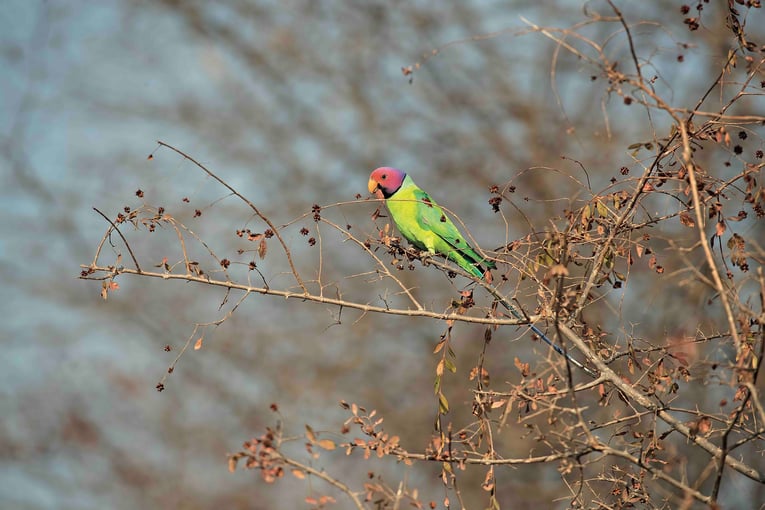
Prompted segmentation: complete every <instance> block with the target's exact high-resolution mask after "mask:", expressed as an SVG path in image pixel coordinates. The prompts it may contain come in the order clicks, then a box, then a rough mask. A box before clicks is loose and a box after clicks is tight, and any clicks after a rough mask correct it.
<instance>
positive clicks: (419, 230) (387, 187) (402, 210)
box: [367, 166, 597, 377]
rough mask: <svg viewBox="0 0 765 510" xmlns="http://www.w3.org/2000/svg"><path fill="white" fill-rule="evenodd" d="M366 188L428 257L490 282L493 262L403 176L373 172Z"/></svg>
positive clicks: (508, 306)
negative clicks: (440, 258) (437, 257)
mask: <svg viewBox="0 0 765 510" xmlns="http://www.w3.org/2000/svg"><path fill="white" fill-rule="evenodd" d="M367 187H368V188H369V192H370V193H376V192H378V191H379V192H380V193H382V197H383V198H385V205H386V206H387V207H388V211H390V215H391V217H392V218H393V222H394V223H395V224H396V227H398V230H399V232H401V235H403V236H404V237H405V238H406V240H407V241H409V242H410V243H412V244H413V245H415V246H416V247H417V248H419V249H421V250H427V251H428V252H429V253H431V254H439V255H443V256H444V257H446V258H447V259H449V260H451V261H453V262H456V263H457V265H458V266H460V267H461V268H462V269H464V270H465V271H467V272H468V273H470V274H472V275H473V276H475V277H476V278H479V279H483V278H484V277H487V278H486V280H487V282H490V281H491V279H490V277H488V276H489V275H487V274H486V273H485V272H484V269H483V267H482V266H486V267H487V268H488V269H495V268H496V265H495V264H494V262H492V261H491V260H488V259H486V258H485V257H482V256H481V255H479V254H478V252H476V251H475V250H474V249H473V248H472V247H471V246H470V244H469V243H468V242H467V240H466V239H465V236H463V235H462V233H461V232H460V231H459V230H458V229H457V227H456V226H455V225H454V223H453V222H452V220H450V219H449V217H448V216H446V214H444V212H443V210H442V209H441V208H440V207H439V206H438V204H436V203H435V201H433V199H432V198H430V196H429V195H428V194H427V193H425V192H424V191H423V190H421V189H420V188H419V187H418V186H417V185H416V184H415V183H414V181H413V180H412V178H411V177H409V176H408V175H407V174H406V173H405V172H402V171H401V170H398V169H396V168H391V167H387V166H385V167H380V168H377V169H375V170H374V171H373V172H372V174H371V175H370V176H369V183H368V185H367ZM485 287H486V289H487V290H489V292H491V294H492V295H493V296H494V297H495V298H497V300H498V301H499V302H500V303H501V304H502V306H504V307H505V308H506V309H507V310H508V311H509V312H510V313H511V314H512V315H513V316H514V317H515V318H517V319H521V320H524V319H526V317H525V316H524V315H523V314H521V312H519V311H518V310H517V309H516V308H515V307H514V306H513V305H511V304H510V303H509V302H508V301H507V299H505V298H504V297H502V296H501V295H500V294H499V293H498V291H497V290H496V289H494V288H493V287H491V286H490V285H488V284H487V285H486V286H485ZM529 329H531V331H533V332H534V333H536V334H537V335H539V337H540V338H541V339H542V340H544V342H545V343H547V345H549V346H550V347H552V348H553V349H555V351H556V352H557V353H558V354H561V355H562V356H565V357H566V358H567V359H568V360H569V361H570V362H571V363H572V364H573V365H575V366H577V367H579V368H581V369H582V370H584V371H585V372H587V374H589V375H590V376H592V377H597V374H596V373H595V372H593V371H592V370H590V369H589V368H587V367H586V366H584V365H583V364H582V363H580V362H579V361H578V360H576V359H575V358H572V357H571V356H570V355H569V354H568V353H567V352H566V351H564V350H563V348H561V347H560V346H559V345H557V344H555V343H553V341H552V340H550V339H549V338H547V336H546V335H545V334H544V333H543V332H542V331H541V330H540V329H539V328H537V327H536V326H535V325H533V324H529Z"/></svg>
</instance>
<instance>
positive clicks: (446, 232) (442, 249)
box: [413, 188, 496, 278]
mask: <svg viewBox="0 0 765 510" xmlns="http://www.w3.org/2000/svg"><path fill="white" fill-rule="evenodd" d="M413 195H414V198H415V200H417V214H416V219H417V222H418V224H419V226H420V227H421V228H422V229H423V230H426V231H430V232H432V233H433V234H435V236H436V239H435V240H434V244H435V245H436V246H434V248H435V251H436V252H438V253H441V254H442V255H446V256H447V257H448V258H450V259H451V260H453V261H454V262H456V263H457V264H458V265H459V266H460V267H461V268H462V269H464V270H466V271H468V272H469V273H471V274H474V275H476V276H478V277H479V278H480V277H481V276H482V275H483V272H482V270H481V269H480V268H478V267H476V266H478V265H480V264H485V265H486V266H487V267H488V268H489V269H494V268H495V267H496V266H495V265H494V263H493V262H492V261H490V260H486V259H484V258H483V257H482V256H481V255H479V254H478V253H477V252H476V251H475V250H474V249H473V248H472V247H471V246H470V244H469V243H468V242H467V241H466V239H465V237H464V236H463V235H462V234H461V233H460V231H459V230H458V229H457V227H456V226H455V225H454V223H453V222H452V220H450V219H449V217H448V216H446V214H445V213H444V211H443V210H442V209H441V207H439V206H438V204H436V203H435V201H433V199H431V198H430V196H429V195H428V194H427V193H426V192H425V191H423V190H421V189H419V188H417V189H415V190H413ZM439 241H440V242H439Z"/></svg>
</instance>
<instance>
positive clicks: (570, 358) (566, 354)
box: [484, 285, 598, 379]
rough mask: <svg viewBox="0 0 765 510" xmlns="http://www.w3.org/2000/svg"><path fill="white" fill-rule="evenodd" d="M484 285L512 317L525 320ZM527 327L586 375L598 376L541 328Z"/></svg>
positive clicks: (495, 292) (489, 287)
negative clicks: (548, 336)
mask: <svg viewBox="0 0 765 510" xmlns="http://www.w3.org/2000/svg"><path fill="white" fill-rule="evenodd" d="M484 287H485V288H486V289H487V290H488V291H489V292H491V294H492V295H493V296H494V297H495V298H497V301H499V302H500V304H501V305H502V306H504V307H505V308H506V309H507V311H508V312H510V313H511V314H512V315H513V317H515V318H516V319H520V320H526V319H527V317H526V316H524V315H523V314H522V313H521V312H519V311H518V309H517V308H515V307H514V306H513V305H511V304H510V303H508V301H507V299H505V298H504V297H502V296H501V295H500V294H499V292H497V291H496V290H495V289H494V288H493V287H491V286H490V285H486V286H484ZM529 329H530V330H531V331H533V332H534V333H536V334H537V335H539V338H541V339H542V340H543V341H544V342H545V343H546V344H547V345H549V346H550V347H552V348H553V350H555V352H557V353H558V354H560V355H561V356H565V358H566V359H567V360H568V361H569V362H571V364H572V365H574V366H575V367H578V368H581V369H582V370H584V371H585V372H586V373H587V375H589V376H590V377H593V378H595V379H597V377H598V374H597V373H596V372H594V371H593V370H592V369H590V368H587V367H586V366H584V364H582V363H581V362H580V361H579V360H577V359H576V358H573V357H571V355H570V354H569V353H567V352H566V351H564V350H563V348H562V347H561V346H560V345H558V344H556V343H554V342H553V341H552V340H550V339H549V338H547V335H545V334H544V333H542V331H541V330H540V329H539V328H538V327H536V326H535V325H533V324H529Z"/></svg>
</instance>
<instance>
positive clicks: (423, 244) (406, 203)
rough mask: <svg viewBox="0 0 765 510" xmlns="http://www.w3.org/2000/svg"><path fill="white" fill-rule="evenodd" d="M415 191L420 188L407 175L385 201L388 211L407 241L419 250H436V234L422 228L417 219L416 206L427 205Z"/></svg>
mask: <svg viewBox="0 0 765 510" xmlns="http://www.w3.org/2000/svg"><path fill="white" fill-rule="evenodd" d="M416 191H422V190H420V188H418V187H417V185H416V184H415V183H414V181H412V179H411V178H410V177H409V176H408V175H407V176H406V177H405V178H404V182H403V183H402V184H401V187H400V188H399V189H398V191H396V193H394V194H393V195H392V196H391V197H390V198H388V200H387V201H386V205H387V206H388V211H390V215H391V217H392V218H393V222H394V223H395V224H396V227H397V228H398V230H399V232H401V235H403V236H404V237H405V238H406V239H407V241H409V242H410V243H412V244H413V245H415V246H417V247H418V248H419V249H421V250H428V251H437V250H436V249H435V248H436V247H435V242H436V240H435V238H436V237H437V236H436V235H435V234H434V233H433V232H431V231H430V230H425V229H423V228H422V227H421V226H420V224H419V222H418V221H417V215H418V208H419V207H423V206H424V207H427V206H426V205H425V204H422V203H421V202H420V201H419V200H418V199H417V196H416V195H415V192H416Z"/></svg>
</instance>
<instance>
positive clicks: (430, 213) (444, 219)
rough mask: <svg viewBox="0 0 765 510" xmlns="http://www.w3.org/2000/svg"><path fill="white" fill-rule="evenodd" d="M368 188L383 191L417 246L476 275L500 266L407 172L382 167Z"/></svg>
mask: <svg viewBox="0 0 765 510" xmlns="http://www.w3.org/2000/svg"><path fill="white" fill-rule="evenodd" d="M368 187H369V192H370V193H376V192H377V191H378V190H379V191H380V192H381V193H382V196H383V197H384V198H385V205H387V206H388V211H390V215H391V217H392V218H393V222H394V223H395V224H396V227H398V230H399V232H401V235H403V236H404V237H405V238H406V240H407V241H409V242H410V243H412V244H413V245H415V246H416V247H417V248H419V249H421V250H426V251H428V252H429V253H430V254H431V255H435V254H438V255H443V256H444V257H446V258H447V259H449V260H451V261H453V262H455V263H456V264H457V265H458V266H460V267H461V268H462V269H464V270H465V271H467V272H468V273H470V274H472V275H473V276H475V277H476V278H483V277H484V275H485V274H486V273H485V271H484V268H483V267H482V266H486V268H488V269H494V268H495V267H496V266H495V265H494V262H492V261H491V260H488V259H487V258H485V257H482V256H481V255H479V254H478V252H476V251H475V249H473V247H472V246H470V244H469V243H468V242H467V240H466V239H465V236H463V235H462V234H461V233H460V231H459V230H458V229H457V227H456V226H455V225H454V223H453V222H452V220H450V219H449V217H448V216H446V214H444V212H443V210H441V208H440V207H439V206H438V204H436V203H435V202H434V201H433V199H431V198H430V196H429V195H428V194H427V193H425V192H424V191H423V190H421V189H420V188H419V187H418V186H417V185H416V184H415V183H414V181H413V180H412V178H411V177H409V176H408V175H407V174H406V173H405V172H402V171H401V170H398V169H396V168H390V167H381V168H378V169H376V170H375V171H373V172H372V175H370V176H369V186H368Z"/></svg>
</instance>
